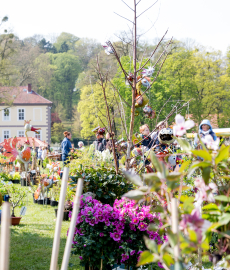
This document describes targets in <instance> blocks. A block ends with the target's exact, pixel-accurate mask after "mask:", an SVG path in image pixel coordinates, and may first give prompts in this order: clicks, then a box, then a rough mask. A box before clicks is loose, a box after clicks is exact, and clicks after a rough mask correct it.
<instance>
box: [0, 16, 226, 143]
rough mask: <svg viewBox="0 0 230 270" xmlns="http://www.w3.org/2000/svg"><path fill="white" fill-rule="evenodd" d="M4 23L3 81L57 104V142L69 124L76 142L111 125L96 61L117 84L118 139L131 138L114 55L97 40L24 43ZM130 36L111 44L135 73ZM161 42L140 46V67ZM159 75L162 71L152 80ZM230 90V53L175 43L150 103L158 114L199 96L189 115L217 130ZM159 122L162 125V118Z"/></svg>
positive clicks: (110, 89) (127, 100)
mask: <svg viewBox="0 0 230 270" xmlns="http://www.w3.org/2000/svg"><path fill="white" fill-rule="evenodd" d="M5 21H7V18H3V19H2V24H1V26H0V31H1V35H0V83H1V85H4V86H21V85H27V84H28V83H31V84H32V88H33V90H34V91H36V92H38V93H39V94H41V95H42V96H44V97H45V98H47V99H49V100H51V101H52V102H53V107H52V112H55V113H57V114H58V116H59V118H60V119H61V120H62V124H56V125H55V126H54V128H55V130H56V132H55V134H56V135H55V136H56V137H53V141H59V140H60V138H61V136H62V134H61V133H62V131H63V130H64V128H65V127H66V125H67V126H68V125H69V127H70V129H71V130H72V132H73V137H78V138H80V137H82V138H90V137H92V135H93V134H92V133H91V130H92V129H93V128H94V127H96V126H97V125H98V124H99V125H107V119H106V115H105V114H106V113H105V106H104V99H103V92H102V90H101V87H100V85H99V84H98V73H97V72H96V71H95V68H96V65H97V63H96V57H97V55H98V56H99V63H100V66H101V67H102V71H103V72H104V73H106V72H108V77H109V80H110V82H111V83H109V84H108V85H107V89H106V93H107V96H108V102H109V108H110V110H111V113H112V115H113V126H114V129H115V131H116V133H117V135H119V136H120V137H121V136H123V137H124V138H125V137H126V136H125V123H126V124H128V123H129V119H130V106H129V104H131V88H130V86H127V85H126V84H125V79H124V77H123V75H122V73H121V70H120V68H119V66H118V64H117V62H116V60H115V57H114V56H113V55H109V56H108V55H107V54H105V52H104V49H103V47H102V46H101V44H100V43H98V42H97V41H96V40H93V39H87V38H79V37H77V36H74V35H72V34H71V33H65V32H63V33H61V34H60V35H59V36H57V37H50V38H49V40H48V38H45V37H43V36H40V35H39V36H33V37H28V38H25V39H23V40H20V39H19V38H18V37H17V36H15V35H14V33H11V32H8V31H7V29H5V27H4V22H5ZM127 35H128V34H127V33H125V32H123V33H120V38H119V39H117V42H114V43H113V44H114V46H115V48H116V50H117V52H118V54H119V56H120V59H121V62H122V63H123V66H124V67H125V68H126V70H127V71H129V72H132V68H133V67H132V51H131V47H130V46H129V44H127V40H126V36H127ZM153 40H154V39H153ZM156 44H157V40H155V42H154V41H153V42H151V43H150V42H145V41H144V40H143V41H141V40H139V41H138V53H137V57H138V61H139V63H141V62H144V61H145V59H146V58H147V57H148V56H149V55H150V53H151V52H152V50H154V48H155V46H156ZM163 45H164V44H162V46H161V47H159V49H158V51H157V53H156V54H154V59H152V63H155V62H156V59H157V58H158V56H159V55H160V54H161V53H162V49H163ZM148 66H151V63H149V64H148ZM158 69H159V66H158V65H157V66H156V67H155V71H154V74H156V73H157V72H158ZM153 78H154V75H153ZM115 88H116V89H115ZM229 88H230V49H229V50H228V52H227V54H226V55H223V54H222V53H221V52H220V51H214V50H212V49H209V48H205V47H202V46H200V45H197V44H196V45H195V43H192V42H190V41H187V42H181V41H176V40H174V42H173V44H172V45H171V48H170V53H169V55H168V58H167V60H166V61H165V63H164V65H163V67H162V70H161V72H160V74H159V76H158V78H157V80H156V81H155V83H154V84H153V86H152V88H151V90H150V91H149V92H148V93H147V97H148V98H149V104H150V106H151V107H152V108H153V109H154V110H156V112H159V111H160V109H161V108H162V106H163V104H164V103H165V102H166V101H167V99H168V98H169V97H170V96H172V98H171V100H172V101H175V100H186V101H187V100H190V99H192V98H193V100H192V101H191V102H190V106H189V108H185V111H184V113H187V114H190V117H192V118H193V119H194V120H195V121H196V122H200V121H201V119H202V118H204V117H205V118H211V117H212V116H214V115H215V117H216V118H217V122H218V123H217V124H218V126H219V127H229V126H230V118H229V115H230V106H229V104H230V103H229V99H230V90H229ZM118 92H119V93H120V95H121V97H120V95H118ZM122 98H123V99H122ZM172 104H173V102H172ZM170 109H171V108H170V102H169V103H168V104H167V106H166V107H164V108H163V110H162V118H164V115H165V114H166V113H167V112H169V111H170ZM120 116H122V119H123V120H122V121H121V119H120ZM157 120H158V121H160V120H161V117H159V119H157ZM143 123H148V124H149V125H150V127H151V128H152V127H153V126H154V125H155V123H156V119H153V120H149V119H148V120H145V118H144V116H143V112H142V110H140V109H139V115H138V116H137V117H136V118H135V125H134V126H135V129H136V130H135V131H137V130H138V127H139V125H140V124H143ZM57 130H58V131H59V133H60V135H59V136H57ZM59 137H60V138H59Z"/></svg>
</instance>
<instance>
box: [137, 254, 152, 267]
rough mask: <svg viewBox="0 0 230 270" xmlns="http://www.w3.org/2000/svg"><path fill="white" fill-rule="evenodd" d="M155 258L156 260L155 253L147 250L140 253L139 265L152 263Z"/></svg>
mask: <svg viewBox="0 0 230 270" xmlns="http://www.w3.org/2000/svg"><path fill="white" fill-rule="evenodd" d="M153 260H154V255H153V254H152V253H150V252H149V251H147V250H146V251H144V252H142V253H141V254H140V257H139V261H138V263H137V266H141V265H145V264H148V263H151V262H153Z"/></svg>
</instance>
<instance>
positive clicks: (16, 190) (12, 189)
mask: <svg viewBox="0 0 230 270" xmlns="http://www.w3.org/2000/svg"><path fill="white" fill-rule="evenodd" d="M6 189H7V192H8V194H9V196H10V200H9V202H10V204H11V206H12V213H11V222H12V225H18V224H19V223H20V219H21V217H15V212H14V211H15V208H16V207H20V206H23V205H24V202H23V199H24V198H25V197H26V195H27V191H26V190H25V189H24V188H21V187H18V186H15V185H7V187H6Z"/></svg>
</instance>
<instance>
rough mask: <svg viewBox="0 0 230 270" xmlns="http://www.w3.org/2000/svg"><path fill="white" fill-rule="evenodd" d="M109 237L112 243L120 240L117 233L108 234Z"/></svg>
mask: <svg viewBox="0 0 230 270" xmlns="http://www.w3.org/2000/svg"><path fill="white" fill-rule="evenodd" d="M110 237H111V238H113V240H114V241H120V240H121V235H120V234H119V233H118V232H114V233H110Z"/></svg>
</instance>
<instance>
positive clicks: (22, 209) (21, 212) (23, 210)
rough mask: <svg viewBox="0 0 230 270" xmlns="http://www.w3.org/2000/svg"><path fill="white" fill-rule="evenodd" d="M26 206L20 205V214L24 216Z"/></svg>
mask: <svg viewBox="0 0 230 270" xmlns="http://www.w3.org/2000/svg"><path fill="white" fill-rule="evenodd" d="M26 210H27V208H26V207H25V206H22V208H21V211H20V216H25V214H26Z"/></svg>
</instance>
